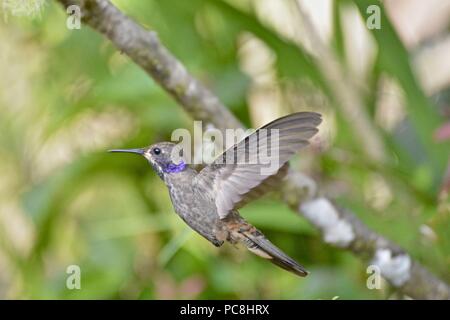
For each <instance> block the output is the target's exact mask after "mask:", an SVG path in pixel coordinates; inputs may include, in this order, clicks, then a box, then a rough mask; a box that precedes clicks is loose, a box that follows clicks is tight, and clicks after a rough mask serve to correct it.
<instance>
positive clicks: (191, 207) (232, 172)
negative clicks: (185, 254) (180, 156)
mask: <svg viewBox="0 0 450 320" xmlns="http://www.w3.org/2000/svg"><path fill="white" fill-rule="evenodd" d="M321 122H322V119H321V115H320V114H318V113H315V112H298V113H293V114H290V115H287V116H284V117H281V118H279V119H276V120H274V121H272V122H270V123H268V124H266V125H264V126H263V127H261V128H259V129H257V130H256V131H254V132H253V133H251V134H250V135H248V136H247V137H245V138H244V139H242V140H241V141H239V142H237V143H236V144H234V145H233V146H232V147H231V148H228V149H227V150H226V151H224V152H223V153H222V154H221V155H219V156H218V157H217V158H216V159H215V160H214V161H213V162H212V163H211V164H209V165H206V166H205V167H203V169H201V170H200V171H197V170H195V169H194V168H192V167H191V166H189V165H187V164H186V162H185V161H184V160H181V161H178V162H177V163H176V162H175V161H174V157H173V153H174V152H175V149H174V148H176V146H177V144H175V143H173V142H160V143H156V144H153V145H151V146H149V147H145V148H138V149H114V150H109V151H110V152H129V153H135V154H139V155H141V156H143V157H144V158H145V159H147V161H148V162H149V163H150V165H151V167H152V168H153V169H154V171H155V172H156V173H157V174H158V176H159V177H160V178H161V179H162V181H163V182H164V183H165V185H166V186H167V188H168V191H169V195H170V198H171V201H172V204H173V207H174V210H175V212H176V213H177V214H178V216H179V217H180V218H181V219H182V220H183V221H184V222H185V223H186V224H187V225H189V226H190V227H191V228H192V229H194V230H195V231H196V232H197V233H199V234H200V235H201V236H203V237H204V238H206V239H207V240H208V241H210V242H211V243H212V244H213V245H215V246H216V247H220V246H222V244H223V243H224V242H229V243H231V244H243V245H244V247H246V248H247V249H248V250H249V251H251V252H252V253H254V254H256V255H258V256H260V257H262V258H264V259H267V260H269V261H270V262H272V263H273V264H275V265H277V266H279V267H281V268H283V269H285V270H287V271H290V272H292V273H294V274H296V275H298V276H301V277H305V276H306V275H307V274H308V272H307V271H306V269H305V268H304V267H303V266H302V265H300V264H299V263H298V262H296V261H295V260H294V259H292V258H291V257H289V256H288V255H287V254H285V253H284V252H283V251H282V250H281V249H279V248H278V247H276V246H275V245H274V244H272V243H271V242H270V241H269V240H268V239H267V238H266V237H265V236H264V234H263V233H262V232H261V231H259V230H258V229H256V228H255V227H254V226H253V225H251V224H250V223H249V222H247V221H246V220H245V219H244V218H243V217H242V216H241V215H240V214H239V211H238V209H240V208H241V207H243V206H244V205H245V204H247V203H248V202H250V201H252V200H255V199H257V198H259V197H260V196H262V195H263V194H265V193H266V192H268V191H270V190H271V189H274V188H276V186H278V185H279V183H280V182H281V180H282V179H283V178H284V177H285V175H286V173H287V169H288V160H289V159H290V158H291V157H292V156H293V155H294V154H295V153H296V152H297V151H298V150H299V149H301V148H302V147H305V146H307V145H308V144H309V142H308V140H309V139H310V138H311V137H313V136H314V135H315V134H316V133H317V132H318V129H317V126H318V125H319V124H320V123H321ZM263 129H265V130H263ZM267 132H268V133H269V136H271V132H276V135H275V136H276V138H277V142H278V143H277V145H276V144H275V143H274V145H275V146H276V152H275V153H274V155H275V154H276V156H277V162H276V165H275V166H273V168H271V169H268V170H266V172H264V174H262V172H263V171H262V170H261V169H262V168H263V167H264V166H265V167H267V165H265V164H262V163H261V161H258V160H259V159H260V154H261V153H262V152H263V151H264V152H266V151H267V148H268V145H269V143H268V139H267ZM263 133H265V134H263ZM271 143H272V142H271ZM272 153H273V150H272ZM244 159H245V160H246V161H242V160H244Z"/></svg>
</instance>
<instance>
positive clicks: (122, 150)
mask: <svg viewBox="0 0 450 320" xmlns="http://www.w3.org/2000/svg"><path fill="white" fill-rule="evenodd" d="M108 152H127V153H137V154H140V155H143V154H144V149H141V148H139V149H112V150H108Z"/></svg>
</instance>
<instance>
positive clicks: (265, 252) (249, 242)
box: [241, 231, 308, 277]
mask: <svg viewBox="0 0 450 320" xmlns="http://www.w3.org/2000/svg"><path fill="white" fill-rule="evenodd" d="M241 235H242V236H244V238H242V242H243V243H244V244H245V245H246V246H247V249H248V250H250V251H251V252H253V253H254V254H256V255H258V256H260V257H262V258H265V259H267V260H269V261H270V262H272V263H273V264H275V265H277V266H278V267H280V268H283V269H285V270H287V271H289V272H292V273H294V274H296V275H298V276H300V277H306V276H307V275H308V271H306V269H305V268H304V267H303V266H302V265H300V264H299V263H298V262H296V261H295V260H294V259H292V258H291V257H289V256H288V255H287V254H285V253H284V252H283V251H281V250H280V249H279V248H277V247H276V246H275V245H274V244H273V243H272V242H270V241H269V240H268V239H267V238H266V237H265V236H264V235H263V234H262V233H261V232H259V231H257V232H256V234H255V232H242V233H241Z"/></svg>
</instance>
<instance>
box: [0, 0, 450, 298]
mask: <svg viewBox="0 0 450 320" xmlns="http://www.w3.org/2000/svg"><path fill="white" fill-rule="evenodd" d="M2 1H3V6H2V9H0V10H2V11H1V14H2V15H1V16H0V74H1V76H0V177H1V178H0V270H1V272H0V298H2V299H10V298H19V299H29V298H41V299H42V298H44V299H47V298H63V299H78V298H87V299H92V298H112V299H180V298H192V299H197V298H198V299H218V298H231V299H260V298H263V299H332V298H333V297H334V298H335V297H339V298H341V299H387V298H402V297H401V296H398V295H396V294H395V293H394V292H393V291H392V290H391V289H390V288H389V286H388V285H387V283H384V282H383V284H382V287H381V289H380V290H369V289H368V288H367V287H366V279H367V276H368V274H367V273H366V267H367V265H366V264H365V263H363V262H361V261H360V260H359V259H357V258H355V257H354V256H353V255H351V254H350V253H348V252H346V251H341V250H338V249H335V248H332V247H330V246H328V245H326V244H324V243H323V242H322V240H321V237H320V235H319V234H318V232H317V231H316V230H315V229H313V228H312V227H311V226H310V225H309V224H308V223H307V222H305V220H304V219H303V218H299V217H298V216H296V214H294V213H293V212H291V211H290V210H289V209H288V208H287V207H286V206H285V205H284V204H283V203H282V202H281V201H280V200H279V198H278V196H277V195H271V196H269V197H266V198H264V199H261V200H259V201H257V202H254V203H252V204H251V205H248V206H247V207H246V208H244V209H243V210H242V211H241V213H242V214H243V216H244V217H246V218H247V219H248V220H249V221H250V222H252V223H253V224H254V225H256V226H257V227H258V228H260V229H261V230H262V231H264V233H266V235H267V236H268V237H269V238H270V239H272V241H273V242H274V243H276V244H277V245H278V246H279V247H281V248H282V249H283V250H284V251H286V252H287V253H288V254H289V255H290V256H292V257H293V258H295V259H296V260H298V261H300V262H301V263H302V264H304V265H305V266H306V267H307V269H308V270H310V271H311V275H310V276H309V277H307V278H305V279H299V278H296V277H295V276H293V275H291V274H289V273H287V272H285V271H283V270H281V269H279V268H276V267H274V266H273V265H271V264H269V263H267V262H266V261H263V260H262V259H260V258H258V257H256V256H254V255H252V254H250V253H247V252H246V251H244V250H236V249H235V248H233V247H232V246H228V245H227V246H224V247H222V248H221V249H217V248H215V247H213V246H212V245H211V244H210V243H208V242H207V241H205V240H204V239H203V238H201V237H200V236H198V235H197V234H194V232H192V231H191V230H189V229H188V228H187V227H186V226H185V225H184V223H183V222H182V221H181V220H180V219H179V218H178V217H177V216H176V215H175V214H174V212H173V209H172V205H171V203H170V200H169V196H168V194H167V191H166V189H165V186H164V185H163V183H162V182H161V181H160V179H159V178H158V177H157V176H156V175H155V174H154V173H153V172H152V171H151V168H150V167H149V166H148V164H147V163H146V162H145V161H144V160H143V159H141V158H139V157H133V156H125V155H122V156H119V155H111V154H107V153H106V152H105V151H106V150H107V149H110V148H126V147H141V146H146V145H149V144H152V143H154V142H157V141H162V140H170V136H171V133H172V131H173V130H174V129H176V128H183V127H186V128H192V125H193V124H192V119H191V118H189V116H188V115H187V114H185V113H184V111H183V110H182V108H181V107H180V106H178V105H177V104H176V103H175V102H174V101H172V99H171V98H169V97H168V95H167V94H166V93H165V92H164V91H163V90H162V89H161V88H160V87H159V86H158V85H157V84H155V83H154V82H153V80H151V79H150V78H149V77H148V76H147V75H146V74H145V73H144V72H143V71H142V70H140V69H139V68H138V67H136V66H135V65H134V64H133V63H132V62H130V60H129V59H128V58H127V57H126V56H124V55H122V54H121V53H120V52H118V51H116V50H115V49H114V48H113V46H112V45H111V44H110V43H109V42H108V41H107V40H105V39H104V38H103V37H102V36H100V35H98V34H97V33H96V32H94V31H92V30H91V29H89V28H88V27H86V26H82V28H81V30H69V29H68V28H67V27H66V13H65V11H64V10H63V8H62V7H60V6H59V5H58V4H56V3H55V2H54V1H49V0H28V1H21V0H0V2H2ZM113 3H114V4H115V5H117V6H118V7H119V8H120V9H121V10H122V11H124V12H125V13H126V14H128V15H129V16H131V17H133V18H134V19H136V20H137V21H138V22H139V23H140V24H142V25H144V26H146V27H148V28H151V29H153V30H155V31H157V32H158V34H159V36H160V38H161V40H162V42H163V43H164V44H165V45H166V46H167V47H168V48H169V49H170V50H171V51H172V52H173V53H174V54H175V55H176V57H177V58H179V59H180V60H181V61H182V62H183V63H184V64H185V65H186V67H187V68H188V70H189V71H190V72H191V73H193V74H194V75H195V76H196V77H198V78H199V79H200V80H201V81H202V82H203V83H204V84H206V85H207V86H208V87H209V88H211V90H213V92H215V93H216V94H217V95H218V96H219V97H220V98H221V100H222V101H223V102H224V103H225V104H226V105H227V106H228V107H229V108H230V110H231V111H232V112H233V113H234V114H235V115H236V116H237V117H238V118H239V119H240V120H241V121H242V122H243V123H244V124H245V125H247V126H249V127H257V126H259V125H262V124H264V123H266V122H268V121H270V120H272V119H274V118H276V117H278V116H281V115H284V114H287V113H290V112H294V111H303V110H313V111H318V112H321V113H323V115H324V119H325V121H324V123H323V124H322V125H321V128H320V134H319V135H318V136H316V137H315V138H314V140H313V143H312V146H311V147H310V148H308V149H307V150H304V151H303V152H301V154H300V155H299V156H298V157H296V158H295V159H294V160H293V161H292V166H293V167H294V168H297V169H299V170H301V171H302V172H305V173H306V174H308V175H309V176H311V177H314V178H315V179H316V180H317V181H318V182H319V185H320V187H321V188H322V190H323V192H324V193H327V194H328V195H330V196H331V197H332V198H334V199H335V200H336V201H337V202H338V203H340V204H342V205H344V206H346V207H347V208H349V209H351V210H353V211H354V212H355V213H356V214H357V215H358V217H359V218H360V219H361V220H362V221H363V222H364V223H366V224H367V225H368V226H369V227H370V228H372V229H374V230H375V231H377V232H379V233H381V234H382V235H385V236H387V237H389V238H390V239H392V240H393V241H395V242H397V243H398V244H399V245H401V246H402V247H404V248H405V249H406V250H407V251H408V252H409V253H410V254H411V255H412V257H413V258H414V259H416V260H418V261H420V262H421V263H423V264H424V265H425V266H426V267H427V268H429V269H430V271H432V272H433V273H434V274H436V275H437V276H439V277H441V278H442V279H444V280H446V281H447V282H449V281H450V272H449V270H450V233H449V230H450V209H449V207H450V203H449V190H450V169H449V150H450V147H449V146H450V144H449V141H450V59H449V57H450V32H449V30H450V29H449V27H450V1H448V0H429V1H421V0H386V1H383V5H384V7H383V8H382V10H381V15H380V20H379V21H378V22H379V23H380V24H379V27H380V29H373V30H369V28H368V27H371V28H373V27H375V28H376V27H377V21H376V20H373V19H376V17H375V18H374V17H373V13H375V14H376V8H375V9H374V10H375V11H373V8H372V9H370V10H369V12H368V11H367V9H368V7H369V6H370V5H371V4H372V3H374V2H373V1H365V0H361V1H357V0H354V1H351V0H348V1H331V0H320V1H318V0H301V1H298V2H296V1H295V0H282V1H280V0H190V1H180V0H178V1H176V0H165V1H157V0H147V1H138V0H120V1H119V0H116V1H113ZM375 3H376V4H378V5H379V6H380V7H381V3H377V2H375ZM6 4H7V5H6ZM371 10H372V11H371ZM371 16H372V18H370V17H371ZM70 265H77V266H79V267H80V269H81V290H69V289H68V288H67V287H66V280H67V277H68V276H69V274H67V272H66V271H67V268H68V266H70Z"/></svg>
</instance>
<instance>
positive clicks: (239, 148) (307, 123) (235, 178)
mask: <svg viewBox="0 0 450 320" xmlns="http://www.w3.org/2000/svg"><path fill="white" fill-rule="evenodd" d="M321 122H322V119H321V116H320V114H318V113H314V112H299V113H293V114H290V115H288V116H285V117H282V118H279V119H277V120H274V121H272V122H270V123H269V124H266V125H265V126H263V127H261V128H259V129H258V130H256V131H255V132H254V133H252V134H251V135H249V136H247V137H246V138H244V139H243V140H241V141H240V142H238V143H237V144H235V145H234V146H233V147H231V148H229V149H228V150H226V151H225V152H224V153H222V154H221V155H220V156H219V157H217V159H216V160H215V161H214V162H213V163H212V164H210V165H209V166H207V167H205V168H203V170H202V171H200V172H199V174H198V175H197V176H196V177H195V179H194V188H196V190H197V192H203V191H204V190H205V186H209V187H212V188H213V191H214V194H215V195H216V198H215V199H216V200H215V203H216V207H217V212H218V214H219V216H220V218H221V219H223V218H225V217H226V216H227V215H228V213H229V212H230V211H232V210H233V209H236V208H238V207H241V206H242V205H243V204H245V203H247V202H248V201H250V200H252V199H255V198H257V197H259V196H261V195H262V194H264V193H265V192H266V191H268V190H269V189H270V187H271V186H272V185H273V184H276V183H277V182H279V180H281V178H282V177H284V175H285V173H286V170H287V164H286V162H287V161H288V160H289V159H290V158H291V156H292V155H294V154H295V153H296V152H297V151H298V150H299V149H300V148H302V147H304V146H306V145H308V139H309V138H311V137H312V136H314V135H315V134H316V133H317V131H318V129H317V126H318V125H319V124H320V123H321ZM263 129H266V130H263ZM262 159H264V161H262Z"/></svg>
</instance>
